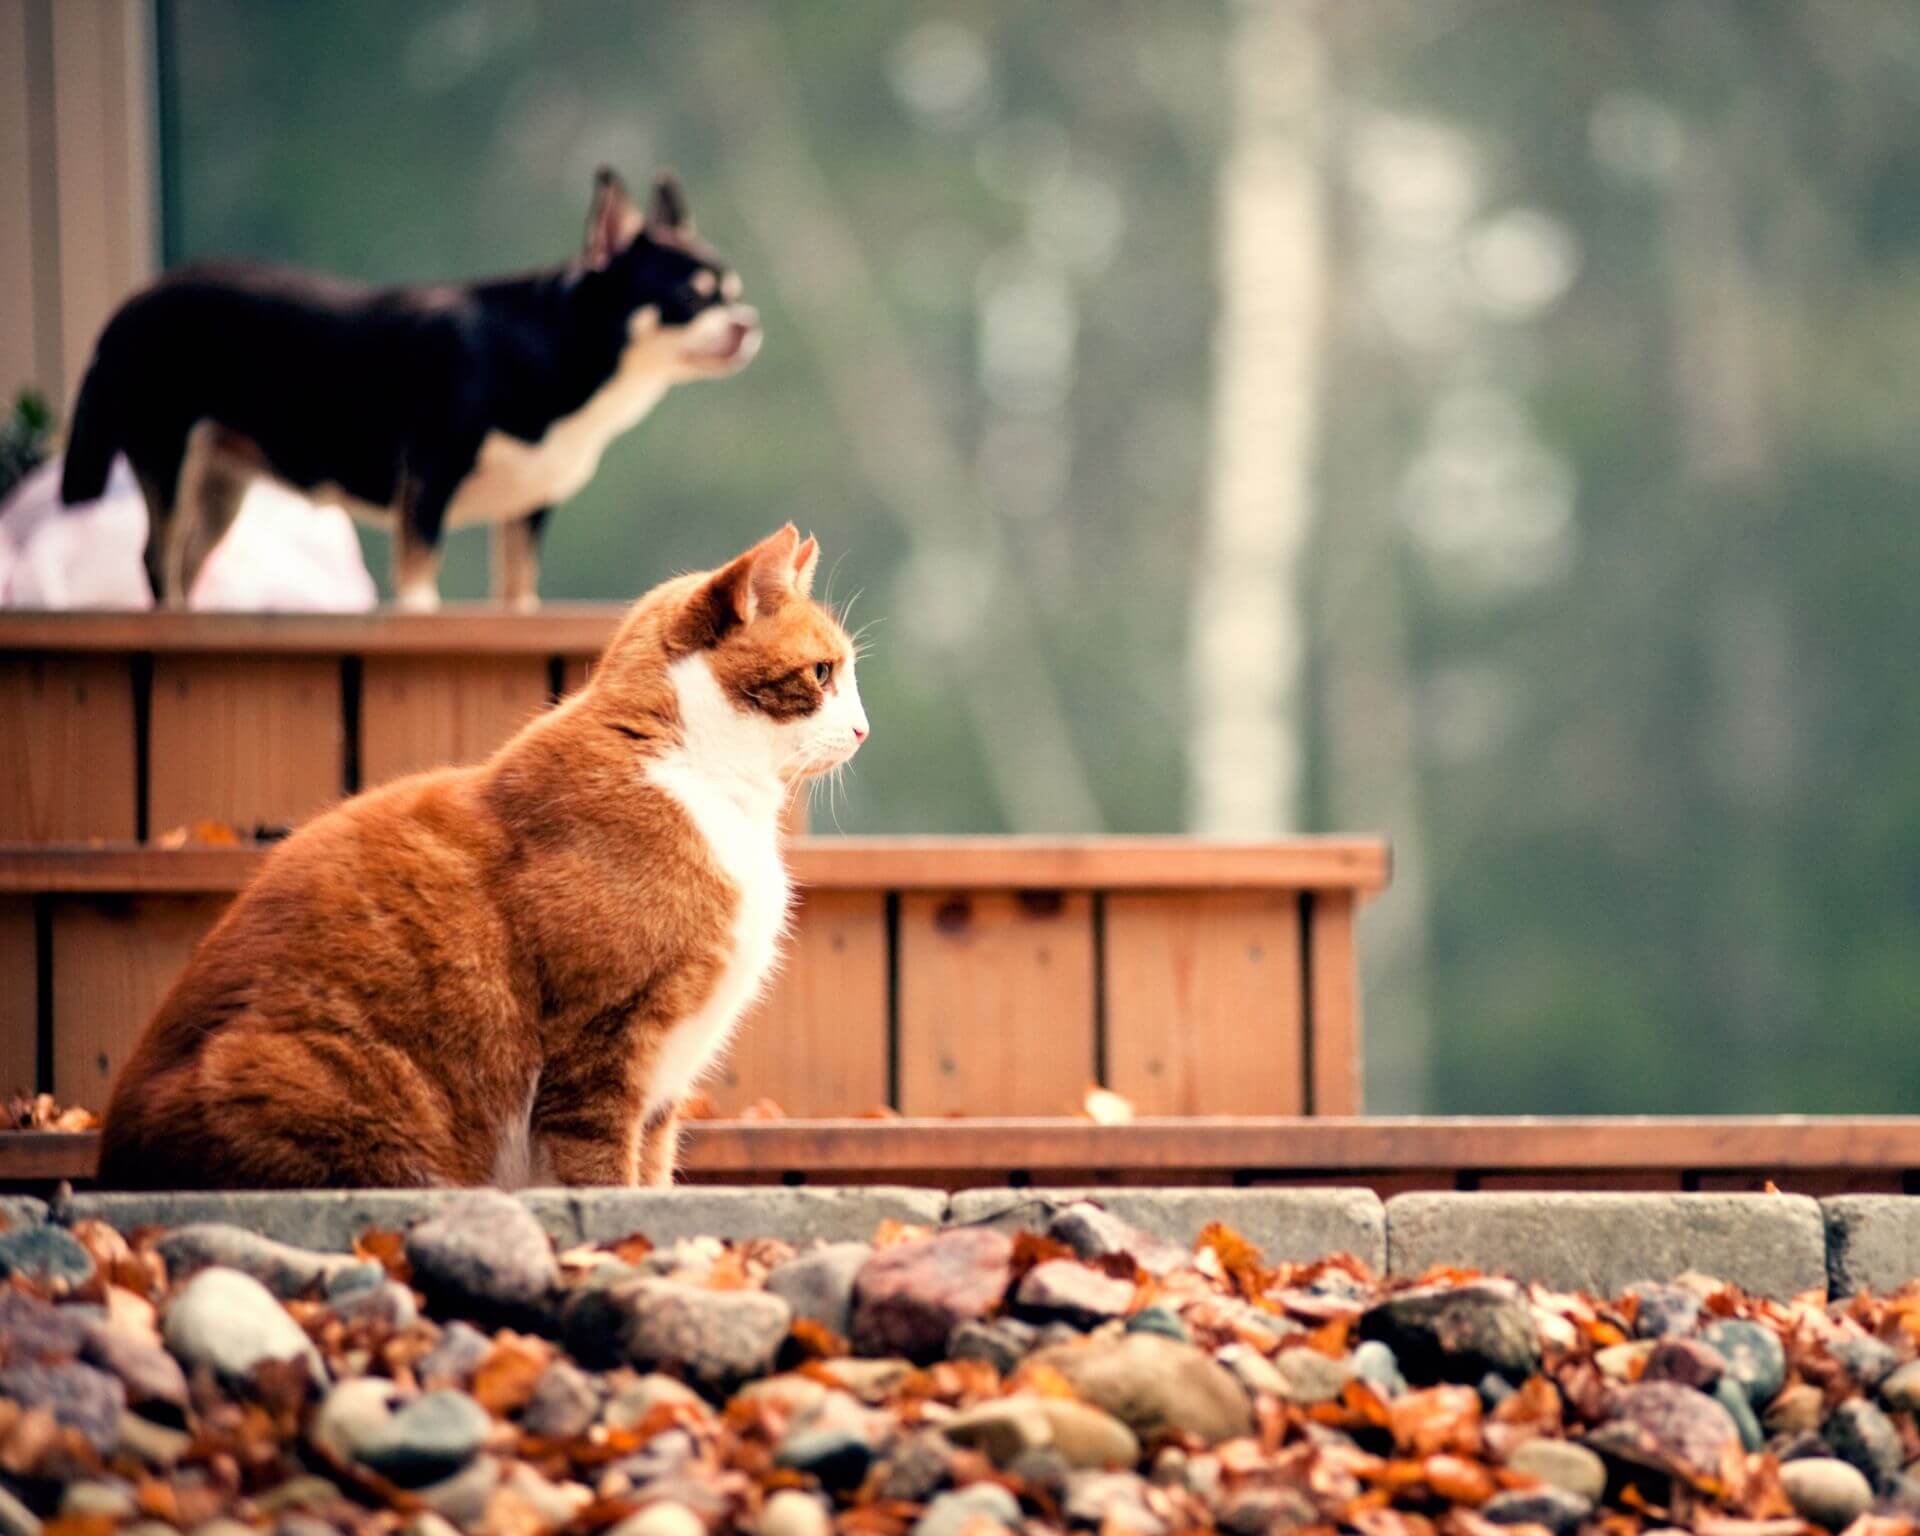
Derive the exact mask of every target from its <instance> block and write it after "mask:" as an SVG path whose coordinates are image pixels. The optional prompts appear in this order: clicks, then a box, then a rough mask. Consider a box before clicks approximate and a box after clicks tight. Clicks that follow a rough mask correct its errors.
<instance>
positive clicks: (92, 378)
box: [60, 356, 120, 507]
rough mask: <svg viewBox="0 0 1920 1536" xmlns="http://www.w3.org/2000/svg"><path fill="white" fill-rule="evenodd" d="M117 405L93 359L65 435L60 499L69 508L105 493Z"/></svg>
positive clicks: (116, 443)
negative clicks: (71, 422)
mask: <svg viewBox="0 0 1920 1536" xmlns="http://www.w3.org/2000/svg"><path fill="white" fill-rule="evenodd" d="M118 404H119V403H118V401H116V400H115V399H114V390H113V386H112V383H111V381H110V379H109V378H108V376H107V374H106V373H105V371H104V370H103V369H102V368H101V366H100V359H99V358H98V357H97V356H96V357H95V358H94V360H93V365H92V366H91V367H90V368H88V369H87V376H86V378H85V380H84V381H82V383H81V385H80V398H79V400H78V401H77V402H76V403H75V405H74V407H73V429H72V430H71V431H70V432H68V433H67V457H66V463H65V464H64V465H63V466H62V467H61V471H60V499H61V500H62V501H63V502H65V503H66V504H67V505H68V506H70V507H71V506H73V505H75V504H76V503H77V502H82V501H95V500H98V499H99V497H100V496H101V495H103V494H104V493H105V491H106V489H107V474H108V471H110V470H111V469H112V468H113V456H114V454H115V453H117V452H118V451H119V448H120V412H119V408H118Z"/></svg>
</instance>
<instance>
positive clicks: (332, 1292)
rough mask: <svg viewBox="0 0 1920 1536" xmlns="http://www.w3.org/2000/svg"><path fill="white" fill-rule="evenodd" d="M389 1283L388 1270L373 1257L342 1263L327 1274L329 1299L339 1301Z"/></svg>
mask: <svg viewBox="0 0 1920 1536" xmlns="http://www.w3.org/2000/svg"><path fill="white" fill-rule="evenodd" d="M386 1283H387V1271H386V1269H385V1267H384V1266H383V1265H380V1264H376V1263H375V1262H374V1261H373V1260H372V1259H361V1260H358V1261H357V1262H355V1263H352V1264H342V1265H341V1266H340V1267H339V1268H338V1269H336V1270H335V1271H334V1272H333V1273H332V1274H330V1275H329V1276H327V1300H329V1301H338V1300H339V1299H340V1298H341V1297H342V1296H351V1295H353V1294H354V1292H356V1291H374V1290H378V1289H379V1288H380V1287H381V1286H383V1285H385V1284H386ZM269 1289H271V1287H269Z"/></svg>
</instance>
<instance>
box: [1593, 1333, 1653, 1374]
mask: <svg viewBox="0 0 1920 1536" xmlns="http://www.w3.org/2000/svg"><path fill="white" fill-rule="evenodd" d="M1659 1342H1660V1341H1659V1340H1658V1339H1634V1340H1633V1341H1632V1342H1631V1343H1627V1344H1609V1345H1608V1346H1607V1347H1606V1348H1605V1349H1597V1350H1595V1351H1594V1352H1593V1363H1594V1364H1595V1365H1596V1366H1598V1367H1599V1368H1600V1374H1601V1375H1602V1376H1605V1377H1606V1378H1607V1379H1608V1380H1610V1381H1634V1380H1637V1379H1638V1373H1639V1372H1641V1371H1644V1370H1645V1369H1646V1363H1647V1361H1648V1360H1649V1359H1650V1358H1651V1357H1652V1355H1653V1351H1654V1348H1655V1346H1656V1345H1658V1344H1659Z"/></svg>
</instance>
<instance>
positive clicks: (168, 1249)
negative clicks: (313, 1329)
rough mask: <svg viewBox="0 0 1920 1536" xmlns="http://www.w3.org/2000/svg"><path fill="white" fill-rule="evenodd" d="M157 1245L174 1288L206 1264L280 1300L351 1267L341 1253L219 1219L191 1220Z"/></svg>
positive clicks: (316, 1285) (300, 1293) (324, 1282)
mask: <svg viewBox="0 0 1920 1536" xmlns="http://www.w3.org/2000/svg"><path fill="white" fill-rule="evenodd" d="M156 1246H157V1248H158V1250H159V1253H160V1257H161V1258H163V1259H165V1260H166V1261H167V1273H168V1274H169V1275H170V1276H172V1277H173V1279H174V1282H175V1283H176V1284H178V1283H179V1281H180V1280H181V1279H183V1278H185V1277H186V1276H188V1275H191V1274H194V1273H196V1272H197V1271H199V1270H202V1269H206V1268H207V1267H208V1266H210V1265H218V1266H220V1267H221V1268H223V1269H237V1270H239V1271H240V1273H241V1274H243V1275H252V1276H253V1278H254V1279H256V1280H258V1281H259V1282H260V1283H261V1284H262V1285H264V1286H265V1287H266V1288H267V1289H268V1290H270V1291H272V1292H273V1294H274V1295H276V1296H278V1297H281V1298H282V1299H291V1298H292V1297H295V1296H300V1295H304V1294H305V1293H306V1292H307V1291H309V1290H312V1289H314V1288H316V1287H319V1286H324V1285H325V1284H326V1283H327V1281H328V1279H329V1278H331V1277H332V1276H333V1275H334V1274H336V1273H338V1272H339V1271H340V1270H343V1269H347V1268H350V1267H352V1266H353V1264H354V1261H353V1260H352V1259H351V1258H349V1257H347V1256H346V1255H345V1254H338V1253H312V1252H310V1251H308V1250H307V1249H305V1248H296V1247H294V1246H293V1245H292V1244H291V1243H276V1242H275V1241H274V1240H273V1239H272V1238H270V1237H262V1236H260V1234H259V1233H257V1232H249V1231H247V1229H246V1228H245V1227H235V1226H230V1225H228V1224H227V1223H226V1222H222V1221H196V1222H192V1223H190V1224H189V1225H187V1226H184V1227H176V1228H175V1229H174V1230H173V1231H171V1232H169V1233H168V1234H167V1235H166V1236H165V1237H163V1238H161V1239H160V1241H159V1243H158V1244H157V1245H156ZM382 1278H384V1276H383V1277H382Z"/></svg>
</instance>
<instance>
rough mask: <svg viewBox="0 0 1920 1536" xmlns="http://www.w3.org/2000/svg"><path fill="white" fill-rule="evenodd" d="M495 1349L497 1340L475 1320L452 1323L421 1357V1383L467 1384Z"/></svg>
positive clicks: (429, 1385) (438, 1385)
mask: <svg viewBox="0 0 1920 1536" xmlns="http://www.w3.org/2000/svg"><path fill="white" fill-rule="evenodd" d="M492 1353H493V1340H491V1339H489V1338H488V1337H487V1336H486V1335H485V1334H484V1333H482V1332H481V1331H480V1330H479V1329H478V1328H476V1327H474V1326H473V1324H471V1323H464V1322H460V1321H458V1320H456V1321H454V1322H451V1323H448V1324H447V1326H446V1329H445V1330H444V1331H443V1332H442V1333H441V1335H440V1342H439V1343H437V1344H435V1345H434V1346H433V1348H432V1349H430V1350H428V1351H427V1352H426V1354H425V1355H423V1356H422V1357H421V1360H420V1364H419V1365H418V1366H417V1367H416V1371H417V1374H418V1375H419V1377H420V1380H421V1383H422V1384H423V1385H425V1386H428V1387H444V1386H456V1387H465V1386H468V1385H470V1384H471V1383H472V1381H473V1373H474V1372H475V1371H477V1370H479V1369H480V1362H481V1361H482V1360H484V1359H486V1358H487V1356H488V1355H490V1354H492Z"/></svg>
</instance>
